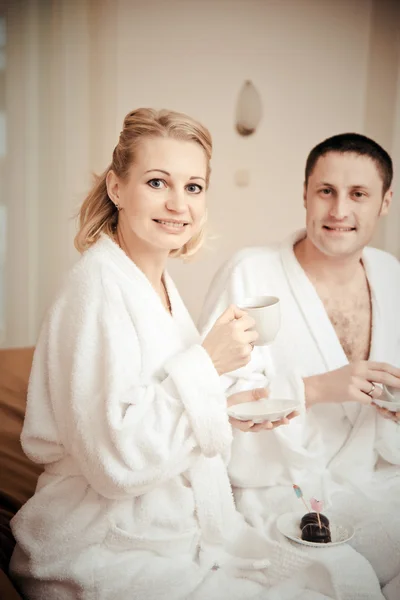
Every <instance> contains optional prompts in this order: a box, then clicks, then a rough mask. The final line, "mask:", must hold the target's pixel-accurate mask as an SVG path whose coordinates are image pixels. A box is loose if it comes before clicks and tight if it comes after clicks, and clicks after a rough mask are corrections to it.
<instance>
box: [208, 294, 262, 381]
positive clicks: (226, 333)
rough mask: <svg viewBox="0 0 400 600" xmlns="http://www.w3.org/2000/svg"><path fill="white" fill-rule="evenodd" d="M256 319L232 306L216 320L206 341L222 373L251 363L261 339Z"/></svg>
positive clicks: (211, 355)
mask: <svg viewBox="0 0 400 600" xmlns="http://www.w3.org/2000/svg"><path fill="white" fill-rule="evenodd" d="M254 324H255V321H254V319H252V318H251V317H249V315H248V314H247V313H246V311H244V310H242V309H240V308H238V307H237V306H235V305H231V306H230V307H229V308H227V309H226V311H225V312H224V313H222V315H221V316H220V317H219V318H218V319H217V321H216V322H215V324H214V325H213V327H212V329H211V330H210V332H209V333H208V334H207V336H206V337H205V339H204V341H203V348H204V349H205V350H206V351H207V352H208V354H209V355H210V357H211V360H212V361H213V363H214V366H215V368H216V370H217V372H218V374H219V375H223V374H224V373H229V372H230V371H235V370H236V369H240V367H244V366H245V365H247V364H248V363H249V362H250V358H251V352H252V350H253V346H254V342H255V341H256V340H257V338H258V334H257V332H256V331H255V330H254Z"/></svg>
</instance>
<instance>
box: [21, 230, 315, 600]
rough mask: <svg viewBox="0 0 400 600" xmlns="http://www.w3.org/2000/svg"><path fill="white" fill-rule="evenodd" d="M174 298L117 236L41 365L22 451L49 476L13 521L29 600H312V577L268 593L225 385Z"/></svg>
mask: <svg viewBox="0 0 400 600" xmlns="http://www.w3.org/2000/svg"><path fill="white" fill-rule="evenodd" d="M167 287H168V293H169V295H170V300H171V305H172V312H173V316H172V317H171V316H170V315H169V314H168V313H167V311H165V309H164V307H163V306H162V304H161V301H160V299H159V297H158V296H157V294H156V293H155V291H154V290H153V288H152V287H151V285H150V283H149V282H148V280H147V279H146V277H145V276H144V274H143V273H142V272H141V271H140V270H139V269H138V268H137V267H136V266H135V265H134V263H132V262H131V261H130V260H129V258H128V257H127V256H126V255H125V254H124V253H123V252H122V250H121V249H120V248H119V247H118V246H117V245H115V244H114V243H113V242H112V241H111V239H110V238H108V237H106V236H103V237H102V238H101V239H100V240H99V242H97V243H96V244H95V245H94V246H93V247H92V248H91V249H90V250H88V251H87V252H86V253H85V254H84V255H83V257H82V258H81V259H80V261H79V262H78V264H77V265H76V267H75V268H74V269H73V270H72V272H71V273H70V275H69V277H68V278H67V281H66V283H65V285H64V287H63V289H62V291H61V293H60V295H59V296H58V298H57V300H56V302H55V304H54V306H53V308H52V309H51V311H50V313H49V315H48V318H47V319H46V321H45V323H44V326H43V329H42V332H41V335H40V339H39V342H38V345H37V349H36V352H35V357H34V362H33V370H32V374H31V380H30V385H29V394H28V405H27V412H26V419H25V424H24V428H23V433H22V444H23V448H24V450H25V451H26V453H27V454H28V456H29V457H30V458H31V459H32V460H34V461H36V462H39V463H44V465H45V471H44V473H43V474H42V475H41V477H40V479H39V482H38V486H37V490H36V493H35V495H34V496H33V498H31V499H30V500H29V501H28V502H27V503H26V504H25V506H23V508H22V509H21V510H20V511H19V513H18V514H17V515H16V516H15V518H14V519H13V521H12V529H13V533H14V535H15V537H16V540H17V546H16V549H15V552H14V555H13V558H12V562H11V574H12V576H13V578H14V579H15V581H16V583H17V585H18V587H19V588H20V590H21V591H22V593H23V595H24V597H25V598H26V599H27V600H39V599H40V600H43V599H46V600H55V599H57V600H77V599H81V600H116V599H117V598H124V599H126V600H129V599H131V600H153V599H157V600H175V599H176V600H178V599H183V598H191V599H193V600H203V599H204V600H206V599H207V600H213V599H215V600H216V599H219V598H221V600H222V598H227V597H230V598H232V599H235V598H238V599H239V598H240V599H244V598H246V599H247V598H256V597H257V598H268V599H269V598H271V600H272V599H274V598H275V599H276V598H279V600H282V599H283V600H285V599H286V598H304V599H308V598H314V596H313V592H311V591H310V592H308V591H305V592H304V594H305V595H304V596H302V595H301V592H300V591H299V590H300V589H301V588H303V589H305V588H306V585H307V584H306V581H305V578H304V577H305V576H304V577H303V579H302V580H298V581H296V582H295V583H293V585H292V584H290V585H289V584H284V586H283V588H277V591H276V594H277V595H275V592H274V591H271V592H270V591H267V589H266V588H265V585H266V583H267V576H266V572H267V571H268V569H265V567H266V566H267V565H268V561H267V560H266V554H267V553H268V549H267V547H266V543H265V541H263V539H262V538H261V536H258V535H257V534H256V533H255V531H254V530H252V529H251V528H250V527H249V526H247V525H245V524H244V522H243V518H242V517H239V515H238V513H237V512H236V511H235V509H234V505H233V498H232V493H231V489H230V485H229V481H228V477H227V473H226V467H225V463H226V461H227V459H228V456H229V452H230V445H231V439H232V435H231V427H230V424H229V421H228V418H227V414H226V398H225V395H224V392H223V390H222V386H221V383H220V379H219V377H218V375H217V372H216V371H215V369H214V366H213V364H212V362H211V360H210V358H209V356H208V354H207V353H206V352H205V350H204V349H203V348H202V346H201V345H199V344H200V343H199V336H198V333H197V330H196V329H195V327H194V325H193V323H192V321H191V318H190V316H189V314H188V313H187V311H186V309H185V307H184V305H183V303H182V301H181V299H180V297H179V295H178V293H177V291H176V289H175V287H174V286H173V283H172V282H171V281H170V279H169V278H167ZM213 566H214V568H213ZM218 567H219V568H218ZM285 590H286V591H285ZM315 598H321V596H319V595H316V596H315Z"/></svg>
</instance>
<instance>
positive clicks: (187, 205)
mask: <svg viewBox="0 0 400 600" xmlns="http://www.w3.org/2000/svg"><path fill="white" fill-rule="evenodd" d="M206 174H207V157H206V154H205V152H204V150H203V148H202V147H201V146H200V145H199V144H197V143H196V142H189V141H181V140H176V139H172V138H161V137H156V138H151V137H149V138H145V139H143V140H142V142H141V143H140V145H139V146H138V147H137V149H136V156H135V162H134V164H132V166H131V168H130V171H129V175H128V178H127V179H126V180H125V181H122V180H120V179H119V178H118V177H117V176H116V175H115V174H114V173H113V172H110V173H109V174H108V178H107V186H108V192H109V195H110V197H111V199H112V200H113V201H114V202H116V203H118V205H119V207H120V208H121V210H120V212H119V216H118V228H119V229H120V230H121V232H122V235H123V237H124V240H125V241H126V242H127V243H128V244H129V245H130V246H132V247H136V248H138V249H139V248H141V249H143V250H145V251H146V252H148V251H150V252H151V251H154V252H165V253H166V254H167V255H168V254H169V253H170V252H171V250H177V249H179V248H181V247H182V246H183V245H184V244H186V243H187V242H188V241H189V240H190V239H191V238H192V237H193V236H194V235H195V234H196V233H197V232H198V231H199V229H200V228H201V225H202V223H203V220H204V215H205V208H206V205H205V187H206Z"/></svg>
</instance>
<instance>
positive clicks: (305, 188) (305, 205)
mask: <svg viewBox="0 0 400 600" xmlns="http://www.w3.org/2000/svg"><path fill="white" fill-rule="evenodd" d="M303 206H304V208H307V182H306V181H305V182H304V185H303Z"/></svg>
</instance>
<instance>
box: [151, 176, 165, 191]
mask: <svg viewBox="0 0 400 600" xmlns="http://www.w3.org/2000/svg"><path fill="white" fill-rule="evenodd" d="M147 184H148V185H149V186H150V187H152V188H154V189H155V190H159V189H161V188H162V187H163V185H166V184H165V181H164V180H163V179H150V181H148V182H147Z"/></svg>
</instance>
